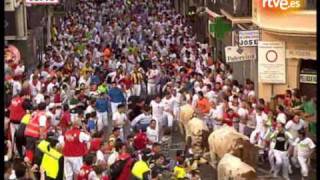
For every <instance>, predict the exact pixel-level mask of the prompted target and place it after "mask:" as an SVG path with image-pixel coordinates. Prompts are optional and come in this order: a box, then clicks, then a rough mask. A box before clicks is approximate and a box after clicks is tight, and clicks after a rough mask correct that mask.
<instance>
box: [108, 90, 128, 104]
mask: <svg viewBox="0 0 320 180" xmlns="http://www.w3.org/2000/svg"><path fill="white" fill-rule="evenodd" d="M108 95H109V96H110V98H111V102H113V103H123V102H125V101H126V99H125V97H124V95H123V93H122V91H121V90H120V89H119V88H111V89H110V90H109V93H108Z"/></svg>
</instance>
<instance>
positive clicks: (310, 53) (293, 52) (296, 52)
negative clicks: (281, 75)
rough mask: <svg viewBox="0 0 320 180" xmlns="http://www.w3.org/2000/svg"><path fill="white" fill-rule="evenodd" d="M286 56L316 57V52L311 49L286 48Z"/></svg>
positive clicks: (298, 57) (314, 58) (299, 57)
mask: <svg viewBox="0 0 320 180" xmlns="http://www.w3.org/2000/svg"><path fill="white" fill-rule="evenodd" d="M286 58H297V59H313V60H316V59H317V52H316V51H313V50H307V49H306V50H302V49H288V50H287V51H286Z"/></svg>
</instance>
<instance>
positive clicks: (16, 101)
mask: <svg viewBox="0 0 320 180" xmlns="http://www.w3.org/2000/svg"><path fill="white" fill-rule="evenodd" d="M23 101H24V99H23V98H21V97H19V96H18V97H15V98H13V99H12V100H11V105H10V107H9V110H10V115H9V118H10V121H13V122H17V123H19V122H20V121H21V119H22V118H23V116H24V115H25V114H26V111H25V110H24V109H23V106H22V105H23Z"/></svg>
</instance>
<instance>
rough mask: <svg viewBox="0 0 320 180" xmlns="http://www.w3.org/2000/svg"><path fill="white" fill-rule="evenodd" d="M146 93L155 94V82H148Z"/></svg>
mask: <svg viewBox="0 0 320 180" xmlns="http://www.w3.org/2000/svg"><path fill="white" fill-rule="evenodd" d="M147 90H148V95H155V94H156V90H157V89H156V84H155V83H148V88H147Z"/></svg>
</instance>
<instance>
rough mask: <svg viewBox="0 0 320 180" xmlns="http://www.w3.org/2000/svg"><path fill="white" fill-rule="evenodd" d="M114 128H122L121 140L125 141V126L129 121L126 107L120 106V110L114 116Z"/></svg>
mask: <svg viewBox="0 0 320 180" xmlns="http://www.w3.org/2000/svg"><path fill="white" fill-rule="evenodd" d="M112 121H113V127H118V128H120V139H121V140H122V141H124V140H125V136H124V129H123V128H124V125H125V123H126V122H127V121H128V118H127V115H126V113H125V105H124V104H119V105H118V110H117V111H116V112H115V113H113V114H112Z"/></svg>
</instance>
